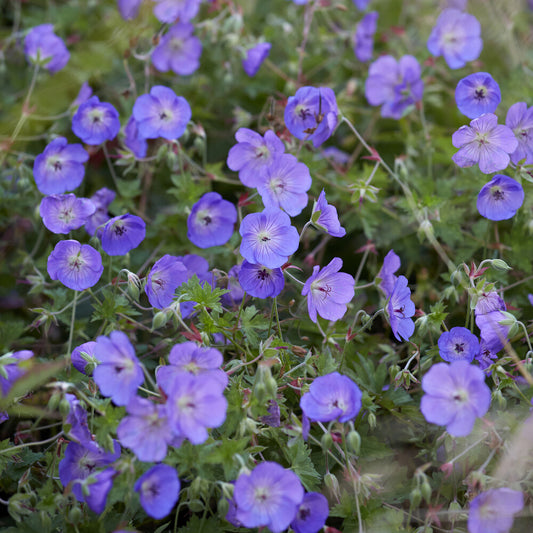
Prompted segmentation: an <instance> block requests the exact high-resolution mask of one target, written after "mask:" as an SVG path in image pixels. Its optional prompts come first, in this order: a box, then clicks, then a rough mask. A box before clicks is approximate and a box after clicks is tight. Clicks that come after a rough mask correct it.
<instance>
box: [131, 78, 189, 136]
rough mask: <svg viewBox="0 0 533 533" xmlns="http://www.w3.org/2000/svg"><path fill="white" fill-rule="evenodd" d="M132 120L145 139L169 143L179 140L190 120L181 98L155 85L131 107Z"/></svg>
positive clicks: (185, 104) (186, 103)
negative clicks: (162, 140) (160, 139)
mask: <svg viewBox="0 0 533 533" xmlns="http://www.w3.org/2000/svg"><path fill="white" fill-rule="evenodd" d="M133 118H134V119H135V120H136V121H137V128H138V130H139V133H140V135H141V136H142V137H144V138H145V139H156V138H157V137H163V138H164V139H168V140H169V141H173V140H175V139H179V138H180V137H181V136H182V135H183V133H184V132H185V130H186V129H187V124H188V123H189V120H191V108H190V106H189V103H188V102H187V100H185V98H183V96H177V95H176V93H175V92H174V91H173V90H172V89H169V88H168V87H164V86H163V85H156V86H154V87H152V89H151V90H150V94H143V95H142V96H139V98H137V100H136V101H135V104H134V105H133Z"/></svg>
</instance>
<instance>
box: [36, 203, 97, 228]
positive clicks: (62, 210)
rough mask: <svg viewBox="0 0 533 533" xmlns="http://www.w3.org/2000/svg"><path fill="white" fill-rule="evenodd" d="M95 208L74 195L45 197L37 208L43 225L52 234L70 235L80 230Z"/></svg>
mask: <svg viewBox="0 0 533 533" xmlns="http://www.w3.org/2000/svg"><path fill="white" fill-rule="evenodd" d="M95 210H96V206H95V205H94V204H93V203H92V202H91V200H88V199H87V198H77V197H76V195H74V194H52V195H50V196H45V197H44V198H43V199H42V200H41V205H40V206H39V214H40V215H41V218H42V219H43V224H44V225H45V226H46V228H48V229H49V230H50V231H52V232H53V233H64V234H67V233H70V232H71V231H72V230H75V229H78V228H81V227H82V226H83V225H84V224H85V222H86V221H87V218H88V217H89V216H91V215H92V214H93V213H94V212H95Z"/></svg>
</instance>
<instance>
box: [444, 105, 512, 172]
mask: <svg viewBox="0 0 533 533" xmlns="http://www.w3.org/2000/svg"><path fill="white" fill-rule="evenodd" d="M452 144H453V145H454V146H455V148H459V151H458V152H457V153H455V154H454V155H453V156H452V159H453V161H454V162H455V164H456V165H458V166H460V167H463V168H465V167H471V166H472V165H475V164H476V163H478V164H479V170H481V172H483V173H484V174H490V173H491V172H497V171H498V170H503V169H504V168H506V167H507V165H508V164H509V160H510V158H509V154H512V153H513V152H514V151H515V150H516V148H517V147H518V141H517V140H516V138H515V136H514V134H513V132H512V130H511V129H509V128H508V127H507V126H503V125H501V124H498V117H497V116H496V115H494V114H493V113H485V114H484V115H482V116H480V117H479V118H475V119H474V120H472V122H470V125H469V126H461V127H460V128H459V129H458V130H457V131H456V132H455V133H454V134H453V136H452Z"/></svg>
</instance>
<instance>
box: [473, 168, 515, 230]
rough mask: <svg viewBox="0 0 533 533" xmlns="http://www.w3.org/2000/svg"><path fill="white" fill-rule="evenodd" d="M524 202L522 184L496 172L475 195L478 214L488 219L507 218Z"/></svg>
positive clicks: (513, 214) (512, 215)
mask: <svg viewBox="0 0 533 533" xmlns="http://www.w3.org/2000/svg"><path fill="white" fill-rule="evenodd" d="M523 203H524V189H523V188H522V185H520V183H518V182H517V181H516V180H514V179H513V178H510V177H509V176H504V175H503V174H496V175H495V176H494V177H493V178H492V179H491V180H490V181H489V182H488V183H486V184H485V185H483V188H482V189H481V191H480V192H479V195H478V197H477V209H478V211H479V214H480V215H481V216H483V217H485V218H488V219H489V220H507V219H509V218H512V217H514V216H515V214H516V212H517V211H518V209H519V208H520V207H521V206H522V204H523Z"/></svg>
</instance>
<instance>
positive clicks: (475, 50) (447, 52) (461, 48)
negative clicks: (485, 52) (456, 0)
mask: <svg viewBox="0 0 533 533" xmlns="http://www.w3.org/2000/svg"><path fill="white" fill-rule="evenodd" d="M480 34H481V26H480V24H479V21H478V20H477V18H476V17H474V15H469V14H468V13H463V12H462V11H460V10H458V9H445V10H444V11H442V13H441V14H440V15H439V18H438V19H437V23H436V24H435V27H434V28H433V29H432V30H431V35H430V36H429V39H428V42H427V46H428V50H429V52H430V53H431V54H433V55H434V56H436V57H439V56H441V55H442V56H443V57H444V59H445V61H446V63H447V64H448V66H449V67H450V68H452V69H457V68H461V67H464V66H465V65H466V63H467V62H468V61H473V60H474V59H477V58H478V57H479V54H480V53H481V49H482V48H483V41H482V40H481V37H480Z"/></svg>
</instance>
